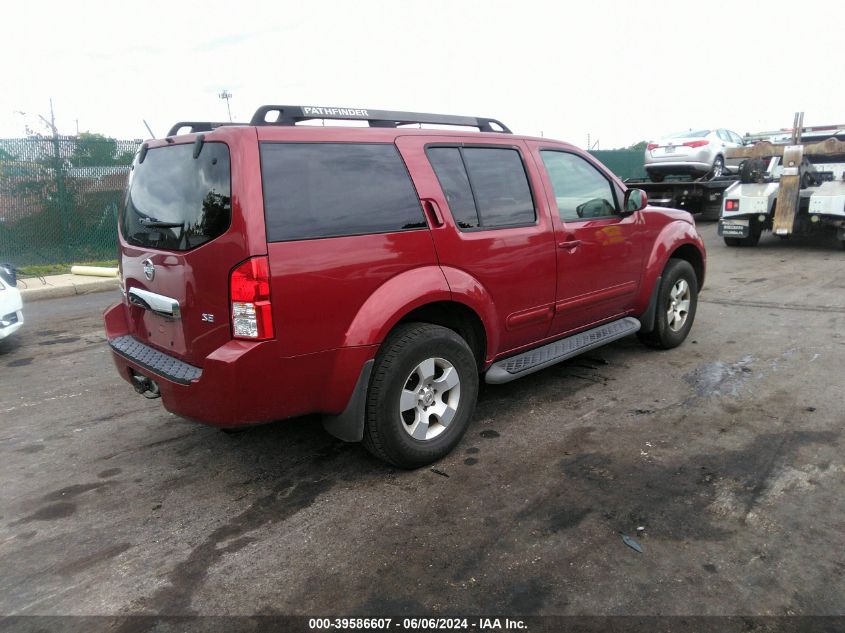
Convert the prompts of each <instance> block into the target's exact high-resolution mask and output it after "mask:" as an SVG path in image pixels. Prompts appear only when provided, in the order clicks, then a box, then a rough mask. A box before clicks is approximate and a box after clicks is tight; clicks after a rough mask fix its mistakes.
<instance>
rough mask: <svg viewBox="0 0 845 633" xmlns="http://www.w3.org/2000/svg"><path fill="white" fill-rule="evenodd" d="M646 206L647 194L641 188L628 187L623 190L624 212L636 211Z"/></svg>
mask: <svg viewBox="0 0 845 633" xmlns="http://www.w3.org/2000/svg"><path fill="white" fill-rule="evenodd" d="M646 206H648V196H647V195H646V192H645V191H643V190H642V189H628V191H626V192H625V205H624V209H625V213H636V212H637V211H642V210H643V209H645V208H646Z"/></svg>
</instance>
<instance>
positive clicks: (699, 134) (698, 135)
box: [666, 130, 710, 138]
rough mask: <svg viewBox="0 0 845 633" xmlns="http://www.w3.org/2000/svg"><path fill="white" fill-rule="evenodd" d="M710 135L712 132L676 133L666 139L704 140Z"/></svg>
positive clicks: (690, 131)
mask: <svg viewBox="0 0 845 633" xmlns="http://www.w3.org/2000/svg"><path fill="white" fill-rule="evenodd" d="M708 134H710V130H687V131H686V132H675V133H674V134H670V135H669V136H667V137H666V138H704V137H705V136H707V135H708Z"/></svg>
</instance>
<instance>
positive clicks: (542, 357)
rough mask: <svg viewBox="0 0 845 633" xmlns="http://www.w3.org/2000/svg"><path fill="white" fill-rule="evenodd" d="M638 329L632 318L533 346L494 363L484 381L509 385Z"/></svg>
mask: <svg viewBox="0 0 845 633" xmlns="http://www.w3.org/2000/svg"><path fill="white" fill-rule="evenodd" d="M639 329H640V322H639V321H638V320H637V319H635V318H633V317H625V318H624V319H619V320H618V321H611V322H610V323H605V324H604V325H600V326H599V327H596V328H593V329H592V330H586V331H584V332H579V333H578V334H574V335H572V336H568V337H567V338H563V339H560V340H559V341H554V342H553V343H549V344H548V345H543V347H536V348H534V349H530V350H528V351H527V352H522V354H519V355H517V356H511V357H510V358H505V359H504V360H500V361H498V362H496V363H493V365H492V366H491V367H490V369H488V370H487V374H486V376H485V377H484V380H485V381H486V382H487V383H489V384H491V385H498V384H501V383H503V382H510V381H511V380H516V379H517V378H522V377H523V376H527V375H528V374H533V373H534V372H535V371H540V370H541V369H545V368H546V367H549V366H550V365H554V364H555V363H559V362H561V361H563V360H566V359H567V358H572V357H573V356H577V355H578V354H581V353H582V352H586V351H587V350H591V349H593V348H594V347H600V346H601V345H604V344H605V343H610V342H611V341H615V340H616V339H620V338H623V337H625V336H628V335H629V334H633V333H634V332H636V331H637V330H639Z"/></svg>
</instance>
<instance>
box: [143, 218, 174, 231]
mask: <svg viewBox="0 0 845 633" xmlns="http://www.w3.org/2000/svg"><path fill="white" fill-rule="evenodd" d="M138 222H140V223H141V224H143V225H144V226H147V227H150V228H154V229H181V228H184V227H185V223H184V222H164V221H163V220H156V219H155V218H138Z"/></svg>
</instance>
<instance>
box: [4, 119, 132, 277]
mask: <svg viewBox="0 0 845 633" xmlns="http://www.w3.org/2000/svg"><path fill="white" fill-rule="evenodd" d="M140 144H141V141H119V140H116V139H112V138H106V137H103V136H101V135H98V134H81V135H79V136H55V137H53V136H50V137H30V138H17V139H0V261H3V262H10V263H12V264H14V265H16V266H29V265H37V264H70V263H76V262H85V261H99V260H110V259H115V258H116V257H117V212H118V208H119V207H120V204H121V203H122V200H123V195H124V189H125V186H126V179H127V177H128V174H129V165H130V164H131V163H132V159H133V157H134V155H135V151H136V150H137V149H138V147H139V146H140Z"/></svg>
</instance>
